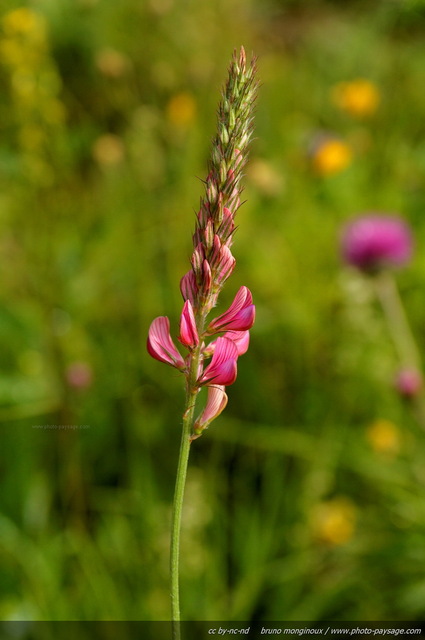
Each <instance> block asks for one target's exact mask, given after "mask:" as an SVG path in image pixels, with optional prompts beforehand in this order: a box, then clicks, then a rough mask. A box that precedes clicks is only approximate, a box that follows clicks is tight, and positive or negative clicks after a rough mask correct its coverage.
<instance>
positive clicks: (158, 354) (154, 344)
mask: <svg viewBox="0 0 425 640" xmlns="http://www.w3.org/2000/svg"><path fill="white" fill-rule="evenodd" d="M147 349H148V352H149V354H150V355H151V356H152V358H155V360H159V361H160V362H165V364H170V365H171V366H172V367H176V368H177V369H180V371H184V370H185V369H186V365H185V362H184V360H183V358H182V356H181V355H180V353H179V352H178V351H177V349H176V346H175V344H174V342H173V341H172V339H171V336H170V321H169V320H168V318H167V317H166V316H160V317H159V318H155V320H154V321H153V322H152V324H151V326H150V327H149V334H148V343H147Z"/></svg>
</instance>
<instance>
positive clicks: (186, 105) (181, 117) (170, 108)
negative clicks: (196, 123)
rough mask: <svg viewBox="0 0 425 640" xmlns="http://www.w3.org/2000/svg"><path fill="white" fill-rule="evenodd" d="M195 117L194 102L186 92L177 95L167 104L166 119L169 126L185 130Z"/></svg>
mask: <svg viewBox="0 0 425 640" xmlns="http://www.w3.org/2000/svg"><path fill="white" fill-rule="evenodd" d="M195 115H196V102H195V99H194V98H193V96H192V95H191V94H190V93H187V92H186V91H182V92H180V93H177V94H176V95H175V96H173V97H172V98H171V100H170V101H169V103H168V104H167V118H168V120H169V121H170V123H171V124H173V125H175V126H177V127H181V128H185V127H187V126H188V125H190V124H191V122H192V121H193V120H194V118H195Z"/></svg>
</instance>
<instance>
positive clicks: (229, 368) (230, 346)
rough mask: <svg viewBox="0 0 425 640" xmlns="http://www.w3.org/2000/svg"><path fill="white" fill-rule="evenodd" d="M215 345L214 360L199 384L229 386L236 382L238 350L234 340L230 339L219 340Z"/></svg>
mask: <svg viewBox="0 0 425 640" xmlns="http://www.w3.org/2000/svg"><path fill="white" fill-rule="evenodd" d="M215 343H216V344H215V349H214V354H213V357H212V360H211V362H210V364H209V365H208V366H207V368H206V369H205V371H204V373H203V375H202V376H201V378H200V379H199V381H198V383H199V384H201V385H203V384H206V385H211V384H219V385H223V384H224V385H225V386H228V385H230V384H233V383H234V381H235V380H236V376H237V366H236V361H237V359H238V350H237V348H236V345H235V343H234V342H233V340H229V339H228V338H217V340H216V341H215Z"/></svg>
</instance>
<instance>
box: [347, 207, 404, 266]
mask: <svg viewBox="0 0 425 640" xmlns="http://www.w3.org/2000/svg"><path fill="white" fill-rule="evenodd" d="M341 245H342V255H343V257H344V259H345V261H346V262H348V263H349V264H351V265H353V266H355V267H357V268H358V269H360V270H362V271H365V272H368V273H375V272H377V271H379V270H380V269H382V268H385V267H400V266H403V265H404V264H406V263H407V262H409V260H410V258H411V255H412V250H413V240H412V233H411V230H410V228H409V226H408V225H407V223H406V222H404V220H402V219H401V218H398V217H396V216H389V215H382V214H376V213H371V214H367V215H364V216H361V217H359V218H357V219H356V220H353V221H352V222H351V223H349V224H348V225H347V226H346V227H345V230H344V232H343V235H342V243H341Z"/></svg>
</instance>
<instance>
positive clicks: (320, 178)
mask: <svg viewBox="0 0 425 640" xmlns="http://www.w3.org/2000/svg"><path fill="white" fill-rule="evenodd" d="M0 11H1V30H0V34H1V35H0V422H1V426H0V430H1V447H0V618H1V620H21V621H22V620H47V621H57V620H78V621H87V620H144V621H153V620H167V619H169V615H170V613H169V595H168V547H169V526H170V515H171V501H172V495H173V489H174V477H175V471H176V464H177V456H178V449H179V441H180V429H181V414H182V407H183V401H184V391H183V379H182V378H181V376H180V374H179V373H178V372H176V371H175V370H174V369H172V368H171V367H166V366H165V365H163V364H160V363H158V362H156V361H154V360H153V359H151V358H150V357H149V356H148V355H147V353H146V346H145V345H146V336H147V331H148V328H149V325H150V322H151V321H152V319H153V318H154V317H156V316H159V315H168V316H169V317H170V320H171V324H172V334H173V335H174V336H175V335H176V334H177V331H178V329H177V327H178V324H177V323H178V318H179V314H180V311H181V307H182V300H181V296H180V293H179V281H180V278H181V276H182V275H183V274H184V273H185V272H186V271H187V270H188V265H189V257H190V254H191V234H192V232H193V227H194V220H195V213H196V210H197V207H198V204H199V198H200V196H201V195H202V192H203V185H202V181H201V180H202V178H204V177H205V176H206V164H207V159H208V154H209V150H210V142H211V139H212V137H213V135H214V129H215V112H216V106H217V103H218V98H219V91H220V87H221V86H222V84H223V82H224V80H225V77H226V72H227V67H228V63H229V59H230V56H231V54H232V52H233V49H234V48H235V47H239V46H240V45H241V44H243V45H244V46H245V48H246V50H247V52H248V53H250V52H251V51H254V52H255V53H256V54H257V55H258V56H259V60H258V66H259V76H260V81H261V88H260V94H259V98H258V103H257V110H256V133H255V136H256V139H255V141H254V143H253V146H252V152H251V155H250V164H249V167H248V168H247V171H246V178H245V190H244V198H243V199H246V203H245V204H244V205H243V207H242V208H241V209H240V210H239V212H238V214H237V224H238V231H237V233H236V236H235V243H234V254H235V257H236V258H237V268H236V271H235V272H234V274H233V276H232V278H231V279H230V280H229V281H228V282H227V284H226V287H225V290H224V291H223V294H222V298H221V303H220V309H224V308H226V305H228V304H229V303H230V301H231V300H232V298H233V296H234V294H235V293H236V291H237V289H238V288H239V287H240V286H241V285H246V286H248V287H249V288H250V289H251V290H252V292H253V296H254V300H255V303H256V305H257V321H256V324H255V326H254V328H253V329H252V332H251V346H250V349H249V351H248V353H247V354H246V355H244V356H243V358H241V359H240V361H239V375H238V379H237V381H236V383H235V384H234V385H233V386H232V387H230V388H229V390H228V392H229V393H228V395H229V404H228V407H227V409H226V411H225V412H224V413H223V414H222V416H221V417H220V418H219V419H218V420H217V421H216V422H214V424H213V425H212V426H211V427H210V429H209V430H208V432H206V433H205V434H204V436H203V437H202V438H200V439H199V440H196V441H195V442H194V444H193V447H192V451H191V460H190V470H189V474H188V484H187V492H186V498H185V512H184V523H183V532H182V560H181V590H182V594H181V599H182V615H183V618H184V619H186V620H229V621H231V620H240V621H253V620H256V621H267V620H285V621H291V620H306V621H322V620H335V621H337V620H340V621H343V620H346V621H348V620H350V621H371V620H391V621H397V620H420V619H424V615H425V574H424V566H425V500H424V490H425V433H424V430H423V427H422V426H421V424H420V423H419V422H418V421H417V419H416V416H415V413H414V411H412V409H411V407H410V406H409V404H408V403H407V402H405V401H403V400H402V399H401V398H400V397H399V396H398V395H397V393H396V392H395V390H394V387H393V382H392V381H393V377H394V375H395V372H396V371H397V367H398V362H397V356H396V353H395V350H394V347H393V344H392V342H391V339H390V335H389V333H388V329H387V327H386V324H385V321H384V319H383V317H382V313H381V311H380V309H379V306H378V305H377V304H376V301H375V299H374V296H373V292H372V289H371V286H370V283H369V282H368V281H367V280H366V279H365V278H363V277H362V276H361V275H360V274H358V273H355V272H354V271H353V270H350V269H349V268H348V267H346V266H344V265H343V263H342V261H341V258H340V252H339V237H340V233H341V227H342V225H343V224H344V223H345V221H347V220H349V219H350V218H352V217H354V216H356V215H357V214H359V213H362V212H365V211H385V212H395V213H399V214H400V215H402V216H403V217H404V218H405V219H406V220H407V221H408V222H409V223H410V224H411V226H412V228H413V232H414V235H415V243H416V251H415V256H414V259H413V261H412V263H411V264H410V265H409V266H408V267H406V268H405V269H404V270H403V271H401V272H400V273H399V274H397V281H398V284H399V287H400V290H401V295H402V298H403V300H404V303H405V306H406V309H407V313H408V315H409V318H410V321H411V324H412V329H413V332H414V334H415V336H416V339H417V342H418V347H419V350H420V352H422V351H423V349H424V346H425V329H424V326H425V325H424V319H425V305H424V302H423V301H424V287H425V260H424V250H425V90H424V87H425V64H424V61H425V3H424V2H423V1H422V0H377V1H376V2H373V3H370V2H366V1H365V2H361V1H357V2H356V1H354V0H353V1H348V0H347V1H345V2H342V1H336V0H334V1H333V2H331V1H326V0H321V1H320V0H304V1H301V0H286V1H285V0H265V1H264V2H256V1H255V0H214V2H202V1H201V2H200V1H199V0H120V1H119V2H114V1H113V0H60V1H59V0H34V1H33V2H28V3H24V4H19V3H16V2H13V1H10V0H8V1H6V0H2V1H1V2H0ZM359 78H361V79H364V80H367V83H368V84H367V86H368V87H369V89H370V91H371V92H372V97H373V96H374V98H373V99H371V100H370V101H369V103H368V101H367V100H366V108H365V109H363V110H362V109H360V110H359V109H357V110H356V109H355V108H354V109H353V107H352V106H350V104H351V103H350V102H349V104H348V105H347V104H346V103H342V102H341V101H340V100H339V101H338V99H337V98H336V96H337V95H340V94H339V93H338V91H341V90H342V89H341V87H347V85H346V84H343V85H341V83H352V82H353V81H356V80H357V79H359ZM354 94H355V95H356V91H354ZM355 100H356V97H354V102H355ZM329 140H333V141H335V140H337V141H338V145H339V147H338V149H339V151H337V152H336V155H335V153H334V154H332V151H329V150H328V151H326V148H325V149H324V148H323V144H325V143H326V142H327V141H329ZM319 152H320V153H321V154H322V155H321V156H320V157H321V158H322V161H321V160H320V159H318V157H319V156H318V153H319ZM327 153H328V156H327V155H326V154H327ZM323 154H324V155H323ZM323 157H324V158H325V160H323ZM329 158H330V159H329ZM329 162H330V165H329ZM46 425H50V426H52V425H74V426H76V427H78V428H75V429H66V430H65V429H53V428H42V427H45V426H46Z"/></svg>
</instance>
